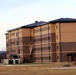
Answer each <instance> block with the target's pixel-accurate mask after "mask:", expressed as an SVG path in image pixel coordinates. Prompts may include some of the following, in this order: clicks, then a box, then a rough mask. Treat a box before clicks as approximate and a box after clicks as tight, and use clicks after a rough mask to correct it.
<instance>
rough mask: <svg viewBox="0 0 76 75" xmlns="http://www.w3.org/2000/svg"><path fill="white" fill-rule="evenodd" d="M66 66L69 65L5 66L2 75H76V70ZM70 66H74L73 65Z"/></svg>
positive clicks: (1, 67)
mask: <svg viewBox="0 0 76 75" xmlns="http://www.w3.org/2000/svg"><path fill="white" fill-rule="evenodd" d="M65 64H68V63H54V64H51V63H50V64H23V65H13V66H12V65H3V66H0V75H75V74H76V68H75V67H74V68H73V67H72V68H71V67H70V68H69V67H68V68H67V67H63V65H65ZM69 65H71V66H73V65H72V63H69ZM55 68H56V69H55ZM57 68H58V69H57ZM60 68H61V69H60ZM62 68H64V69H62ZM66 68H67V69H66Z"/></svg>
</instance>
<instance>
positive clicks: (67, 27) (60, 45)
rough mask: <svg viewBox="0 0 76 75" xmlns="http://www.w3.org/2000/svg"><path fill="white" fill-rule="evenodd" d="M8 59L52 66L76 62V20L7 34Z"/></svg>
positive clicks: (16, 30)
mask: <svg viewBox="0 0 76 75" xmlns="http://www.w3.org/2000/svg"><path fill="white" fill-rule="evenodd" d="M6 47H7V58H20V59H21V61H26V62H30V61H31V62H37V63H49V62H67V61H75V58H76V19H72V18H60V19H56V20H52V21H49V22H48V23H46V22H43V21H39V22H37V21H36V22H35V23H32V24H28V25H25V26H21V27H19V28H16V29H12V30H9V31H8V32H7V34H6Z"/></svg>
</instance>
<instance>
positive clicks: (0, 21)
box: [0, 0, 76, 50]
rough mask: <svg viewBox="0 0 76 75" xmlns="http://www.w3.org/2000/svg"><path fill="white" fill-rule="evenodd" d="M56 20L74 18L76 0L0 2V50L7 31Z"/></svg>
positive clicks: (4, 42)
mask: <svg viewBox="0 0 76 75" xmlns="http://www.w3.org/2000/svg"><path fill="white" fill-rule="evenodd" d="M57 18H76V0H0V50H6V36H5V33H6V32H7V30H10V29H13V28H16V27H20V26H22V25H27V24H30V23H33V22H35V21H46V22H48V21H51V20H54V19H57Z"/></svg>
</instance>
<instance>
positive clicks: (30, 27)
mask: <svg viewBox="0 0 76 75" xmlns="http://www.w3.org/2000/svg"><path fill="white" fill-rule="evenodd" d="M46 24H48V23H45V24H41V25H38V26H34V27H39V26H43V25H46ZM34 27H18V28H14V29H10V30H7V32H11V31H14V30H18V29H23V28H34ZM5 34H6V35H7V33H5Z"/></svg>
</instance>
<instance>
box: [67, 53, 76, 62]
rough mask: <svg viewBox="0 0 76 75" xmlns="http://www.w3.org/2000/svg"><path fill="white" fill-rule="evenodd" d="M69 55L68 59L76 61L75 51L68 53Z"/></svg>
mask: <svg viewBox="0 0 76 75" xmlns="http://www.w3.org/2000/svg"><path fill="white" fill-rule="evenodd" d="M67 56H68V61H70V62H72V61H75V57H76V55H75V53H68V54H67Z"/></svg>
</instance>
